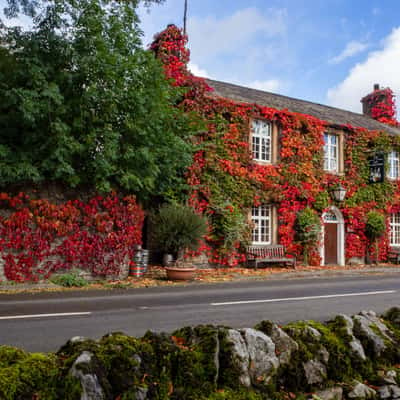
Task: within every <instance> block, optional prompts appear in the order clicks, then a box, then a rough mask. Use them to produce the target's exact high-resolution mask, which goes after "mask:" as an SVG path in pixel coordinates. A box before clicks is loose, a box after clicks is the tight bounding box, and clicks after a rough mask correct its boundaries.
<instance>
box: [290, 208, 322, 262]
mask: <svg viewBox="0 0 400 400" xmlns="http://www.w3.org/2000/svg"><path fill="white" fill-rule="evenodd" d="M294 229H295V239H296V241H297V242H298V243H300V244H301V245H302V246H303V257H304V264H308V254H309V252H310V250H311V249H312V247H313V246H315V244H316V242H317V240H318V238H319V235H320V232H321V221H320V218H319V216H318V215H317V214H316V213H315V211H313V210H312V209H311V208H309V207H306V208H304V209H303V210H301V211H299V212H298V214H297V218H296V222H295V225H294Z"/></svg>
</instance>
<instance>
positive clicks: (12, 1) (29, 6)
mask: <svg viewBox="0 0 400 400" xmlns="http://www.w3.org/2000/svg"><path fill="white" fill-rule="evenodd" d="M57 1H61V2H62V1H64V0H7V6H6V7H5V9H4V11H5V15H7V16H8V17H15V16H16V15H18V14H19V13H22V14H25V15H28V16H30V17H34V16H35V15H37V14H38V13H39V11H40V10H41V9H42V8H43V7H46V6H47V5H49V4H52V3H56V2H57ZM111 1H112V0H103V1H102V3H103V4H105V5H106V4H107V3H110V2H111ZM164 1H165V0H125V3H126V4H128V5H131V6H132V7H134V8H135V7H137V6H138V4H139V3H140V2H142V3H143V4H144V5H145V6H146V7H149V6H150V5H151V4H161V3H164Z"/></svg>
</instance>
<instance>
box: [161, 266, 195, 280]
mask: <svg viewBox="0 0 400 400" xmlns="http://www.w3.org/2000/svg"><path fill="white" fill-rule="evenodd" d="M165 270H166V271H167V278H168V280H170V281H191V280H192V279H194V277H195V275H196V268H192V267H190V268H189V267H185V268H178V267H165Z"/></svg>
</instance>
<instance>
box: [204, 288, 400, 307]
mask: <svg viewBox="0 0 400 400" xmlns="http://www.w3.org/2000/svg"><path fill="white" fill-rule="evenodd" d="M391 293H396V290H381V291H379V292H359V293H343V294H327V295H322V296H305V297H284V298H281V299H265V300H244V301H227V302H224V303H211V304H210V305H212V306H229V305H235V304H254V303H278V302H283V301H295V300H316V299H332V298H335V297H352V296H372V295H377V294H391Z"/></svg>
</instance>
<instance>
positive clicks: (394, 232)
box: [390, 213, 400, 246]
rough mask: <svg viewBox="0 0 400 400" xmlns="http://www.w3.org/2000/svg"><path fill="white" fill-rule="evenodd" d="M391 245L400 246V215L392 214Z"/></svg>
mask: <svg viewBox="0 0 400 400" xmlns="http://www.w3.org/2000/svg"><path fill="white" fill-rule="evenodd" d="M390 245H391V246H400V213H392V214H390Z"/></svg>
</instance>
